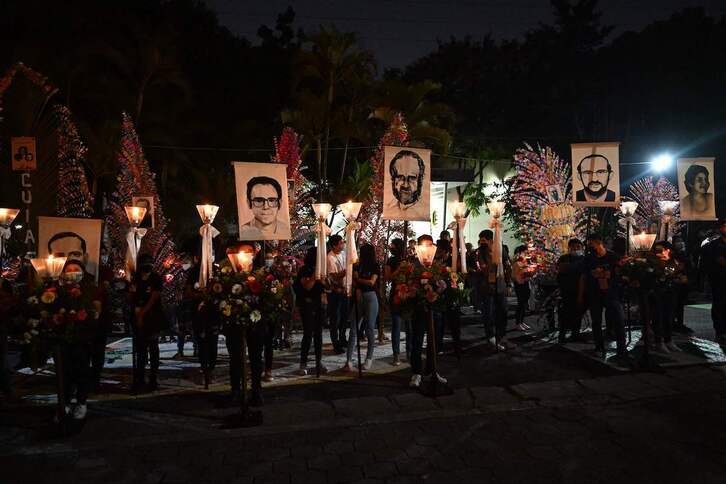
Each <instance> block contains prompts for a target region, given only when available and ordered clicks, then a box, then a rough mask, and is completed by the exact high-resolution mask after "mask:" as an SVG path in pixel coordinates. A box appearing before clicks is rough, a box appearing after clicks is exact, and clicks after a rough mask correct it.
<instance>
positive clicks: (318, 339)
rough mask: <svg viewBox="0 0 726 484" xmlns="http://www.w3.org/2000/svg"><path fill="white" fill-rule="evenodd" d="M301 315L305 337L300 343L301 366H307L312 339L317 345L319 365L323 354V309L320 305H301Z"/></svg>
mask: <svg viewBox="0 0 726 484" xmlns="http://www.w3.org/2000/svg"><path fill="white" fill-rule="evenodd" d="M300 317H301V319H302V325H303V338H302V343H301V344H300V366H302V367H305V365H307V363H308V352H309V351H310V342H311V340H312V341H313V343H314V345H315V366H316V367H317V366H318V365H319V364H320V359H321V358H322V355H323V324H322V321H321V319H322V309H321V308H320V307H319V306H318V307H315V306H312V305H307V304H306V305H304V306H303V305H301V306H300Z"/></svg>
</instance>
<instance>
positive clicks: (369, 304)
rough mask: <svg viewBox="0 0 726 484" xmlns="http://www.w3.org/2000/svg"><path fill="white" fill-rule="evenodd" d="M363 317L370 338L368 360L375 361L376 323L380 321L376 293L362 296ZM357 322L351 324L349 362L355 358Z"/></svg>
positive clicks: (365, 293) (370, 292) (366, 293)
mask: <svg viewBox="0 0 726 484" xmlns="http://www.w3.org/2000/svg"><path fill="white" fill-rule="evenodd" d="M360 307H361V317H362V319H363V324H364V327H365V330H366V338H368V350H367V351H366V360H372V359H373V349H374V348H375V345H376V336H375V333H376V332H375V329H376V322H377V321H378V296H377V295H376V293H375V291H369V292H364V293H362V295H361V305H360ZM356 324H357V321H352V322H351V324H350V334H349V335H348V361H351V358H352V357H353V348H354V347H355V344H356V341H357V339H356V338H358V328H356Z"/></svg>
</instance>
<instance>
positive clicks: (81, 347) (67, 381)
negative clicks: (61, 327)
mask: <svg viewBox="0 0 726 484" xmlns="http://www.w3.org/2000/svg"><path fill="white" fill-rule="evenodd" d="M90 350H91V343H90V342H88V341H83V342H74V343H63V344H62V345H61V348H60V352H61V357H62V358H63V361H62V363H61V365H62V366H63V384H64V385H63V389H64V392H65V402H63V403H64V404H65V405H69V404H70V403H71V399H72V398H73V396H74V392H75V397H76V403H78V404H79V405H84V404H85V403H86V399H87V398H88V392H89V390H90V386H91V351H90ZM57 366H58V361H57V360H56V367H57Z"/></svg>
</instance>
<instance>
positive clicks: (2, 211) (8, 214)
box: [0, 208, 20, 272]
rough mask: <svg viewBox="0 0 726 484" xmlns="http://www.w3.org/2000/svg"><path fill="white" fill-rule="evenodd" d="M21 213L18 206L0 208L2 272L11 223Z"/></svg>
mask: <svg viewBox="0 0 726 484" xmlns="http://www.w3.org/2000/svg"><path fill="white" fill-rule="evenodd" d="M18 213H20V209H18V208H0V272H1V271H2V262H3V259H4V257H5V241H6V240H9V239H10V225H11V224H12V223H13V220H15V217H17V216H18Z"/></svg>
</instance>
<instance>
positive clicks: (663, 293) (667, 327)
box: [650, 289, 677, 343]
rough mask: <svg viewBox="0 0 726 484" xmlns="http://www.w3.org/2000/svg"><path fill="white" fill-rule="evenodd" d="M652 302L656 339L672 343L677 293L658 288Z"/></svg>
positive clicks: (651, 299)
mask: <svg viewBox="0 0 726 484" xmlns="http://www.w3.org/2000/svg"><path fill="white" fill-rule="evenodd" d="M650 302H651V308H652V311H651V315H652V317H653V330H654V331H655V337H656V340H657V341H659V342H664V343H670V342H671V338H672V330H673V311H674V309H675V306H676V302H677V301H676V293H675V291H674V290H669V289H664V290H656V291H654V292H653V295H652V296H651V298H650Z"/></svg>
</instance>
